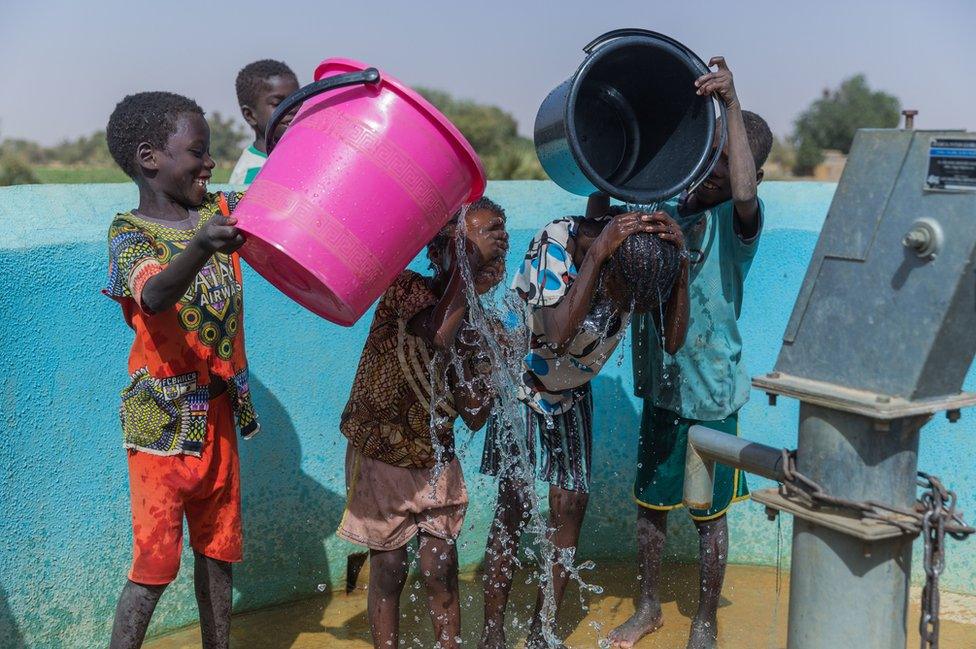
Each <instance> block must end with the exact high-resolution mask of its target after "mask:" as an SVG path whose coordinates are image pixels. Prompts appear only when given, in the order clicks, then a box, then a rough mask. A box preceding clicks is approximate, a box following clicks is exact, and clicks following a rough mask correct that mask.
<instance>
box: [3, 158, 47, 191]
mask: <svg viewBox="0 0 976 649" xmlns="http://www.w3.org/2000/svg"><path fill="white" fill-rule="evenodd" d="M36 182H38V181H37V177H36V176H35V175H34V174H33V173H32V172H31V167H30V165H29V164H27V163H26V162H24V160H23V159H21V158H19V157H16V156H13V155H2V156H0V186H7V185H32V184H34V183H36Z"/></svg>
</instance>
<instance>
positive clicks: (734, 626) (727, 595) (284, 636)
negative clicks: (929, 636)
mask: <svg viewBox="0 0 976 649" xmlns="http://www.w3.org/2000/svg"><path fill="white" fill-rule="evenodd" d="M664 572H665V575H664V582H665V583H664V586H663V589H662V590H663V592H662V601H663V604H664V627H663V628H661V629H660V630H658V631H657V632H655V633H653V634H651V635H650V636H648V637H646V638H644V640H642V641H641V642H639V643H638V644H637V645H636V646H637V648H638V649H674V648H678V649H682V648H683V647H684V646H685V643H686V641H687V638H688V630H689V628H690V624H691V617H692V616H693V615H694V613H695V608H696V607H697V603H698V595H697V582H698V568H697V566H695V565H666V566H665V567H664ZM528 576H529V573H527V572H526V573H524V574H520V575H519V578H517V579H516V581H515V583H516V588H515V590H514V592H513V594H512V600H511V602H510V604H509V611H508V626H509V633H508V639H509V644H510V646H513V647H521V646H522V644H521V640H522V639H523V638H524V633H523V632H522V631H521V628H522V627H524V624H525V621H526V620H527V619H528V618H529V616H530V614H531V607H532V604H533V601H534V596H535V591H534V583H533V584H531V585H526V584H525V581H526V580H527V578H528ZM364 577H365V575H364V576H363V577H361V578H360V584H362V583H364ZM588 581H589V582H591V583H595V584H598V585H600V586H602V587H603V588H604V592H603V593H602V594H599V595H596V594H592V593H587V594H585V595H584V600H585V604H584V603H582V602H581V601H580V598H579V589H578V588H575V587H574V586H570V588H569V589H568V590H567V593H566V600H565V606H564V610H563V611H562V614H561V616H560V625H559V626H560V633H561V635H562V637H565V638H567V640H566V645H567V646H568V647H570V648H573V649H575V648H582V647H588V648H590V647H598V646H599V644H598V643H599V641H600V639H601V638H605V637H606V635H607V633H609V631H610V630H611V629H613V628H614V626H616V625H617V624H619V623H621V622H623V621H624V620H626V619H627V618H628V617H629V616H630V614H631V613H633V611H634V602H633V597H634V594H635V593H636V590H637V582H636V578H635V575H634V568H633V566H630V565H624V564H607V563H603V564H599V565H598V567H597V569H596V571H594V572H593V573H591V574H590V575H589V577H588ZM777 582H778V583H777ZM423 592H424V591H423V587H422V586H421V585H420V583H419V582H412V583H408V584H407V587H406V588H405V589H404V594H403V599H402V604H401V615H402V617H403V619H402V622H401V627H400V644H401V646H402V647H417V648H424V649H426V648H429V647H432V646H433V644H434V642H433V633H432V632H431V625H430V620H429V619H428V617H427V613H426V611H425V610H424V606H423ZM916 594H917V593H916V592H913V595H916ZM788 600H789V582H788V575H787V574H783V575H781V576H780V578H779V579H777V575H776V570H775V569H773V568H764V567H752V566H729V568H728V572H727V573H726V579H725V589H724V591H723V597H722V606H721V608H720V610H719V645H720V647H722V648H723V649H781V648H783V647H785V646H786V618H787V611H788V609H789V601H788ZM461 608H462V611H461V615H462V627H463V629H462V634H463V636H464V646H470V647H474V646H475V645H476V641H477V637H478V634H479V633H480V631H481V619H482V615H481V611H482V598H481V579H480V577H479V576H477V575H473V574H471V575H466V576H462V580H461ZM918 618H919V609H918V600H917V599H916V598H914V597H913V602H912V605H911V613H910V617H909V633H908V638H909V639H908V647H917V646H918V635H917V631H916V629H917V628H918ZM959 619H960V620H964V619H966V618H959ZM971 622H972V623H971V624H967V623H963V622H962V621H953V620H950V619H943V621H942V627H941V637H942V643H941V644H942V646H943V647H948V648H956V647H972V646H976V619H973V620H971ZM145 646H146V647H147V649H196V648H197V647H199V646H200V634H199V631H198V630H197V629H196V628H189V629H185V630H183V631H178V632H176V633H173V634H170V635H166V636H163V637H161V638H157V639H155V640H154V641H151V642H147V643H146V645H145ZM231 646H232V647H235V648H238V649H244V648H247V649H311V648H313V647H315V648H318V647H329V648H330V649H331V648H333V647H335V648H336V649H353V648H355V649H360V648H365V647H370V646H372V645H371V643H370V641H369V626H368V624H367V621H366V592H365V590H364V589H363V588H362V587H360V588H359V589H357V590H356V591H355V592H354V593H352V594H351V595H345V594H344V593H335V594H332V595H330V596H326V595H323V596H322V597H319V598H313V599H308V600H304V601H300V602H295V603H292V604H289V605H285V606H280V607H276V608H273V609H265V610H261V611H255V612H252V613H244V614H241V615H236V616H235V617H234V622H233V627H232V641H231ZM838 649H841V648H838Z"/></svg>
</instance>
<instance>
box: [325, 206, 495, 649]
mask: <svg viewBox="0 0 976 649" xmlns="http://www.w3.org/2000/svg"><path fill="white" fill-rule="evenodd" d="M456 218H457V217H455V219H456ZM455 225H456V223H455V222H452V224H449V225H448V226H447V227H446V228H445V229H444V230H443V231H442V232H441V234H439V235H438V236H437V237H435V238H434V240H433V241H431V243H430V244H429V246H428V248H427V255H428V257H429V258H430V261H431V268H432V269H433V271H434V276H433V277H424V276H422V275H418V274H417V273H414V272H412V271H410V270H405V271H403V272H402V273H400V275H399V276H397V278H396V280H395V281H394V282H393V285H392V286H391V287H390V288H389V289H387V291H386V293H384V294H383V297H382V298H380V302H379V304H378V306H377V307H376V315H375V316H374V318H373V322H372V324H371V325H370V331H369V337H368V338H367V339H366V345H365V347H364V349H363V354H362V358H361V359H360V361H359V368H358V369H357V371H356V378H355V380H354V382H353V386H352V392H351V394H350V396H349V402H348V403H347V404H346V408H345V410H344V411H343V413H342V420H341V424H340V428H341V430H342V433H343V435H345V436H346V437H347V438H348V440H349V444H348V447H347V450H346V491H347V502H346V511H345V513H344V514H343V517H342V523H341V524H340V525H339V531H338V535H339V536H340V537H342V538H344V539H346V540H348V541H352V542H353V543H358V544H361V545H365V546H366V547H368V548H369V560H370V570H369V597H368V615H369V624H370V630H371V632H372V637H373V644H374V646H376V647H378V648H382V649H386V648H389V647H393V648H396V647H398V646H399V644H398V641H399V621H400V612H399V611H400V604H399V602H400V593H401V591H402V590H403V586H404V583H405V581H406V578H407V544H408V543H409V542H410V541H411V539H413V537H415V536H417V537H419V557H420V569H421V572H422V573H423V575H424V581H425V582H426V586H427V602H428V606H429V607H430V614H431V619H432V621H433V624H434V631H435V636H436V638H437V641H438V643H439V644H438V646H440V647H441V648H442V649H446V648H449V647H456V646H458V643H459V641H460V638H459V636H460V634H461V623H460V606H459V604H460V603H459V600H458V584H457V569H458V566H457V549H456V548H455V546H454V540H455V539H456V538H457V536H458V533H459V532H460V531H461V525H462V523H463V521H464V513H465V509H466V507H467V503H468V496H467V491H466V489H465V486H464V476H463V475H462V474H461V465H460V463H459V462H458V460H457V458H456V457H455V456H454V433H453V425H454V420H455V419H456V418H457V416H458V415H460V416H461V418H462V419H463V420H464V423H465V424H467V426H468V427H470V428H471V429H472V430H477V429H479V428H481V426H482V425H484V422H485V419H486V418H487V416H488V409H489V407H490V403H491V394H490V391H489V389H488V386H487V383H486V380H485V377H486V374H487V372H488V371H489V370H490V366H486V363H487V360H486V358H485V357H484V356H483V355H482V354H479V353H478V350H477V349H475V348H473V347H472V346H470V345H469V344H468V343H466V342H464V341H462V340H461V338H462V337H461V336H460V335H459V331H460V330H461V328H462V325H463V324H464V323H465V322H466V318H467V315H468V314H467V311H468V302H467V297H466V295H465V293H466V291H467V289H468V286H467V284H466V282H465V278H464V275H463V273H462V269H461V264H458V263H457V260H456V258H455V241H454V230H455ZM465 225H466V229H467V236H466V255H467V262H468V264H469V265H470V268H471V273H472V278H473V282H474V290H475V291H476V292H477V294H479V295H480V294H483V293H485V292H486V291H488V290H489V289H491V288H492V287H493V286H495V285H496V284H498V282H499V281H500V280H501V278H502V276H503V275H504V269H505V265H504V263H505V262H504V254H505V251H506V249H507V248H508V235H507V234H506V232H505V213H504V211H503V210H502V208H501V207H499V206H498V205H496V204H495V203H493V202H492V201H491V200H489V199H487V198H482V199H480V200H478V201H476V202H474V203H473V204H472V205H471V206H470V207H469V209H468V211H467V215H466V218H465Z"/></svg>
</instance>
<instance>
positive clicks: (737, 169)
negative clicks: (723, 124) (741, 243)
mask: <svg viewBox="0 0 976 649" xmlns="http://www.w3.org/2000/svg"><path fill="white" fill-rule="evenodd" d="M713 65H714V66H717V67H718V71H716V72H710V73H708V74H706V75H703V76H701V77H699V78H698V80H697V81H695V86H696V87H697V88H698V94H699V95H704V96H706V97H708V96H711V95H713V94H717V95H718V96H719V97H720V98H721V99H722V101H724V102H725V106H726V113H725V114H726V117H727V119H728V129H729V144H728V156H729V176H730V181H731V184H732V201H733V203H734V205H735V219H736V226H737V230H738V232H739V235H740V236H741V237H742V238H743V239H751V238H753V237H754V236H756V234H758V230H759V199H758V198H757V193H756V161H755V159H754V158H753V157H752V151H751V150H750V149H749V138H748V137H747V136H746V127H745V124H744V123H743V121H742V107H741V106H740V105H739V97H738V95H736V92H735V84H734V83H733V81H732V71H731V70H729V66H728V65H727V64H726V63H725V58H724V57H721V56H714V57H712V59H711V60H710V61H709V62H708V66H709V67H711V66H713Z"/></svg>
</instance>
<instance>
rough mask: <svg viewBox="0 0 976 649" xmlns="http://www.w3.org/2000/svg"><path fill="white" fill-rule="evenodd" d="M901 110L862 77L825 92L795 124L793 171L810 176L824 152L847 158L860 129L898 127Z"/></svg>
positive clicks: (892, 97) (891, 96) (894, 99)
mask: <svg viewBox="0 0 976 649" xmlns="http://www.w3.org/2000/svg"><path fill="white" fill-rule="evenodd" d="M900 110H901V103H900V102H899V101H898V98H897V97H895V96H893V95H890V94H888V93H886V92H882V91H880V90H878V91H873V90H871V88H870V87H868V82H867V78H866V77H865V76H864V75H863V74H858V75H856V76H853V77H851V78H849V79H846V80H845V81H843V82H842V83H841V84H840V87H839V88H837V89H836V90H834V91H825V92H824V96H823V97H822V98H820V99H818V100H816V101H814V102H813V103H812V104H811V105H810V107H809V108H807V109H806V110H805V111H803V113H801V114H800V116H799V117H798V118H797V120H796V124H795V129H794V131H793V137H792V141H793V145H794V146H795V147H796V152H797V153H796V164H795V165H794V171H795V172H796V173H797V174H801V175H805V174H809V173H811V172H812V171H813V168H814V167H815V166H816V165H817V164H819V163H820V161H821V160H822V159H823V154H822V151H823V150H824V149H837V150H839V151H841V152H842V153H845V154H846V153H847V152H849V151H850V149H851V142H853V140H854V133H855V132H856V131H857V129H859V128H893V127H895V126H898V119H899V113H900Z"/></svg>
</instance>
